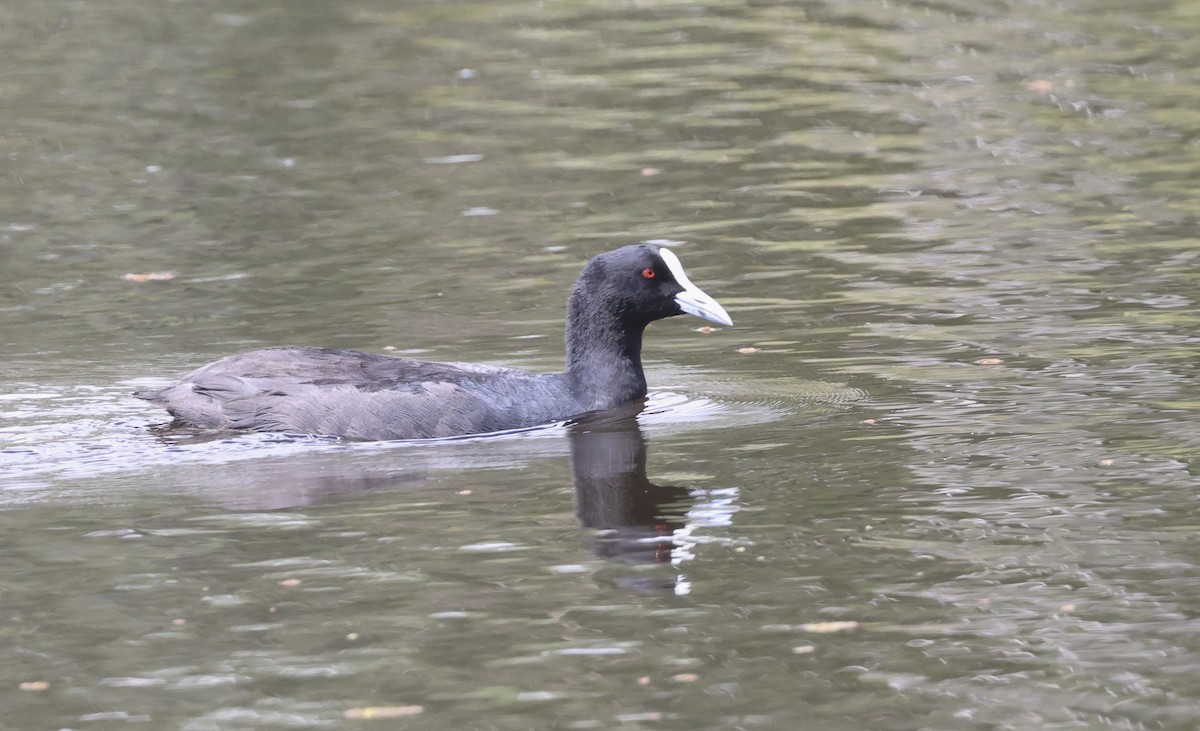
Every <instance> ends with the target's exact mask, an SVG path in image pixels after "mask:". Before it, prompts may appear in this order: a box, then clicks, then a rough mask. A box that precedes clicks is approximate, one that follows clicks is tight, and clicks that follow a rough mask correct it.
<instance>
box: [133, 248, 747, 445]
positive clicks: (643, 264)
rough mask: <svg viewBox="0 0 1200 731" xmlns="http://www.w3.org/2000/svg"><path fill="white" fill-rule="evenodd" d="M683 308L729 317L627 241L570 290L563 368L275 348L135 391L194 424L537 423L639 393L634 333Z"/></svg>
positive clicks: (675, 269)
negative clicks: (540, 369)
mask: <svg viewBox="0 0 1200 731" xmlns="http://www.w3.org/2000/svg"><path fill="white" fill-rule="evenodd" d="M685 312H686V313H689V314H692V315H696V316H697V317H702V318H704V319H705V320H709V321H711V322H716V323H719V324H722V325H732V324H733V321H732V320H730V319H729V315H728V314H726V312H725V309H724V308H723V307H721V305H719V304H718V303H717V301H716V300H714V299H713V298H712V297H709V296H708V295H707V294H705V293H704V292H703V291H701V290H700V289H699V288H698V287H696V285H694V284H692V283H691V282H690V281H689V280H688V277H687V274H686V273H684V271H683V265H682V264H681V263H680V262H679V258H678V257H677V256H676V255H675V254H674V253H673V252H672V251H671V250H670V249H665V248H659V247H656V246H647V245H638V246H626V247H624V248H621V249H617V250H615V251H609V252H607V253H604V254H600V255H599V256H597V257H595V258H593V259H592V260H591V261H589V262H588V263H587V266H585V267H584V269H583V273H582V274H580V275H579V279H578V280H577V281H576V282H575V286H574V288H573V289H572V290H571V295H570V298H569V300H568V303H567V331H566V341H567V369H566V371H565V372H563V373H553V374H537V373H531V372H529V371H523V370H516V369H512V368H497V367H494V366H487V365H478V364H474V363H435V362H429V361H420V360H413V359H411V358H393V357H389V356H383V355H374V354H372V353H361V352H358V351H354V350H335V349H331V348H303V347H284V348H266V349H264V350H252V351H250V352H247V353H239V354H237V355H231V356H228V357H225V358H221V359H220V360H217V361H214V362H212V363H209V364H208V365H206V366H203V367H201V368H199V369H197V370H195V371H192V372H191V373H189V374H187V375H186V376H184V377H183V379H182V380H180V381H179V382H178V383H176V384H174V385H172V386H168V387H167V388H164V389H161V390H150V391H139V392H137V393H135V394H134V395H135V396H137V397H138V398H141V399H145V400H147V401H150V402H152V403H155V404H159V405H160V406H163V407H165V408H166V410H167V411H168V412H170V413H171V415H172V416H174V417H175V420H176V422H178V423H181V424H183V425H187V426H191V427H199V428H203V429H244V430H250V431H283V432H293V433H303V434H320V435H329V436H338V437H344V438H347V439H361V440H381V439H428V438H435V437H448V436H456V435H463V434H482V433H485V432H493V431H501V430H505V429H517V428H522V427H530V426H537V425H539V424H548V423H551V422H555V421H562V420H564V419H569V418H571V417H573V416H578V415H580V414H583V413H586V412H589V411H597V410H601V409H610V408H614V407H616V406H620V405H622V404H625V403H629V402H631V401H636V400H637V399H640V398H642V397H644V396H645V395H646V377H645V375H644V374H643V373H642V358H641V351H642V331H643V330H644V329H645V327H646V325H648V324H650V323H651V322H653V321H654V320H659V319H662V318H664V317H672V316H674V315H680V314H683V313H685Z"/></svg>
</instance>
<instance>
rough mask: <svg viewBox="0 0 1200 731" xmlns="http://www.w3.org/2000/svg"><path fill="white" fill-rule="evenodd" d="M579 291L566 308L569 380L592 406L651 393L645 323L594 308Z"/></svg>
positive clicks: (607, 406)
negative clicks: (644, 350) (644, 367)
mask: <svg viewBox="0 0 1200 731" xmlns="http://www.w3.org/2000/svg"><path fill="white" fill-rule="evenodd" d="M585 299H586V298H584V297H582V296H580V293H579V292H578V291H576V292H573V293H572V295H571V300H570V303H569V304H568V307H567V338H566V339H567V373H566V375H567V380H568V382H569V383H570V385H571V389H572V391H573V392H574V393H575V395H576V396H577V397H578V398H579V399H580V401H581V402H582V403H583V404H584V406H585V407H586V408H587V409H589V410H595V409H611V408H615V407H617V406H620V405H621V404H627V403H629V402H630V401H636V400H637V399H640V398H642V397H644V396H645V395H646V376H645V374H644V373H643V372H642V332H643V331H644V330H645V328H646V323H644V322H628V321H626V320H624V319H623V318H622V317H621V316H620V315H619V314H618V313H615V312H611V311H608V310H604V309H601V308H598V307H594V306H591V307H589V306H588V304H587V303H586V301H585Z"/></svg>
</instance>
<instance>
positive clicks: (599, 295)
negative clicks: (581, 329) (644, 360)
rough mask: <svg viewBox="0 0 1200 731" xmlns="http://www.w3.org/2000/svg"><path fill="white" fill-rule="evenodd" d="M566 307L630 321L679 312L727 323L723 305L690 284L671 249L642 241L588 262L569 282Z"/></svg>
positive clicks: (641, 322) (643, 321) (640, 322)
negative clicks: (570, 289)
mask: <svg viewBox="0 0 1200 731" xmlns="http://www.w3.org/2000/svg"><path fill="white" fill-rule="evenodd" d="M571 306H572V309H576V308H579V309H587V310H593V308H595V310H593V311H596V310H602V311H605V312H609V313H612V314H615V315H617V316H618V317H619V319H620V320H621V321H623V322H626V323H629V324H633V325H642V326H644V325H646V324H649V323H650V322H652V321H654V320H659V319H662V318H664V317H672V316H674V315H682V314H684V313H685V312H686V313H689V314H692V315H695V316H697V317H701V318H703V319H705V320H708V321H710V322H715V323H718V324H721V325H732V324H733V321H732V320H730V319H729V315H728V313H726V312H725V308H723V307H721V305H720V304H718V303H717V301H716V300H715V299H713V298H712V297H709V296H708V295H707V294H705V293H704V291H703V290H701V289H700V288H699V287H697V286H696V285H694V284H692V283H691V281H690V280H689V279H688V276H687V273H686V272H684V271H683V264H681V263H680V261H679V257H677V256H675V253H674V252H672V251H671V250H670V249H667V248H661V247H658V246H649V245H644V244H643V245H637V246H626V247H623V248H620V249H616V250H614V251H609V252H605V253H603V254H600V255H599V256H596V257H595V258H593V259H592V260H591V261H589V262H588V264H587V266H586V267H584V269H583V273H582V274H580V275H579V281H578V282H576V284H575V290H574V292H573V293H572V295H571ZM580 314H582V312H581V313H580Z"/></svg>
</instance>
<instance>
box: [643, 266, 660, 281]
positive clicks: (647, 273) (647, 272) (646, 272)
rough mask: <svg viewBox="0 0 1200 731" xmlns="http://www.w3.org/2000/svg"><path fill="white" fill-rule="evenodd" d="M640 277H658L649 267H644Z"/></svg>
mask: <svg viewBox="0 0 1200 731" xmlns="http://www.w3.org/2000/svg"><path fill="white" fill-rule="evenodd" d="M642 276H643V277H645V278H646V279H654V278H655V277H657V276H658V273H657V272H655V271H654V270H653V269H651V268H650V267H646V268H645V269H643V270H642Z"/></svg>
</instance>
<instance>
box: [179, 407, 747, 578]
mask: <svg viewBox="0 0 1200 731" xmlns="http://www.w3.org/2000/svg"><path fill="white" fill-rule="evenodd" d="M643 407H644V402H642V401H638V402H635V403H632V404H627V405H625V406H622V407H619V408H617V409H611V410H608V411H603V412H594V413H591V414H587V415H584V416H582V417H579V418H577V419H575V420H574V421H572V422H570V423H568V424H567V425H566V427H565V429H566V432H567V440H568V444H569V447H570V465H571V475H572V480H573V482H574V493H575V515H576V518H577V519H578V521H579V524H580V525H581V526H582V527H584V528H588V529H591V530H595V531H597V534H596V537H595V553H596V555H597V556H598V557H600V558H603V559H610V560H613V561H619V562H621V563H623V564H628V565H637V566H639V567H641V568H637V569H635V570H634V571H632V572H630V573H629V574H628V575H626V576H621V577H617V578H616V581H617V583H618V584H620V585H622V586H624V587H626V588H628V589H631V590H635V591H639V592H654V593H661V592H666V593H675V594H687V593H689V591H690V588H691V584H690V581H689V580H688V578H687V576H686V574H685V573H684V568H685V564H686V563H687V562H688V561H690V560H692V559H693V558H694V555H695V554H694V549H695V547H696V545H697V544H699V543H703V542H706V540H722V539H720V538H717V537H716V536H714V535H713V534H714V533H723V531H715V532H714V531H706V530H704V529H708V528H716V527H720V526H728V525H729V524H730V523H731V519H732V516H733V514H734V513H735V512H737V509H738V502H739V494H738V489H737V488H735V487H730V488H724V489H715V490H699V489H689V488H685V487H680V486H675V485H659V484H656V483H654V482H651V481H650V479H649V478H648V477H647V475H646V452H647V449H646V446H647V440H646V437H645V435H644V434H643V432H642V430H641V428H640V426H639V424H638V415H639V414H640V413H641V412H642V409H643ZM158 436H159V438H160V439H161V440H162V441H164V442H166V443H167V444H169V445H171V447H172V448H174V449H181V448H187V446H188V445H200V444H204V443H208V442H211V441H212V440H214V439H216V438H217V437H216V436H214V435H213V434H208V433H206V434H201V435H195V434H191V433H190V432H188V431H186V430H184V431H179V430H175V429H171V430H162V431H160V432H159V433H158ZM224 436H225V437H228V436H229V435H227V434H226V435H224ZM234 441H235V442H240V441H243V440H237V439H235V440H234ZM537 442H539V443H540V444H539V445H538V446H537V447H534V445H533V444H532V443H529V442H526V443H524V444H522V445H520V446H521V451H522V452H524V455H523V456H524V458H525V459H528V458H529V455H528V452H529V451H530V450H531V448H532V451H539V448H540V447H542V446H543V445H545V444H547V442H544V441H542V440H537ZM549 443H551V444H553V441H552V440H551V442H549ZM510 444H514V445H515V444H516V443H512V442H510ZM436 455H437V452H436V450H434V451H433V452H429V453H426V454H425V456H426V457H432V456H436ZM329 457H330V455H329V453H328V452H324V453H323V452H321V451H320V450H317V451H313V452H308V453H306V454H300V455H297V454H293V455H291V456H289V457H288V458H287V459H286V460H253V461H252V462H251V463H250V464H247V463H244V462H242V463H240V464H238V465H237V467H236V470H235V472H236V479H231V480H229V481H224V480H221V479H219V478H218V479H217V480H216V481H215V483H214V484H209V485H208V486H206V487H205V488H204V492H205V494H206V495H207V496H208V497H209V498H210V499H216V500H217V501H218V502H220V503H221V504H222V505H224V506H225V507H226V508H231V509H235V510H279V509H288V508H296V507H302V506H305V505H311V504H314V503H318V502H323V501H325V500H329V499H331V498H335V497H345V496H348V495H351V494H354V493H361V492H367V491H377V490H388V489H395V488H397V487H401V486H403V485H406V484H407V485H420V484H422V483H424V482H426V481H427V480H428V479H429V478H430V477H431V476H432V475H433V474H436V472H438V471H439V470H440V469H445V468H446V467H447V466H448V464H447V463H445V462H442V463H437V464H432V463H431V464H430V466H429V467H428V468H427V469H422V468H420V467H416V466H415V465H413V464H411V463H412V462H413V461H414V460H411V459H409V460H405V461H406V462H407V463H408V469H406V470H403V471H399V472H397V471H382V472H379V471H374V470H364V469H362V468H356V467H354V466H351V465H346V464H341V463H339V462H338V461H336V460H330V459H329ZM456 461H457V460H450V461H449V463H450V464H453V463H454V462H456ZM460 467H461V465H460ZM219 474H220V471H218V472H217V475H219ZM212 476H216V475H210V477H212ZM231 477H232V475H231ZM706 534H707V535H706ZM649 564H659V565H666V564H670V565H671V566H673V567H674V568H675V569H676V570H675V571H674V572H670V573H663V572H657V571H647V570H646V568H647V565H649Z"/></svg>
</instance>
